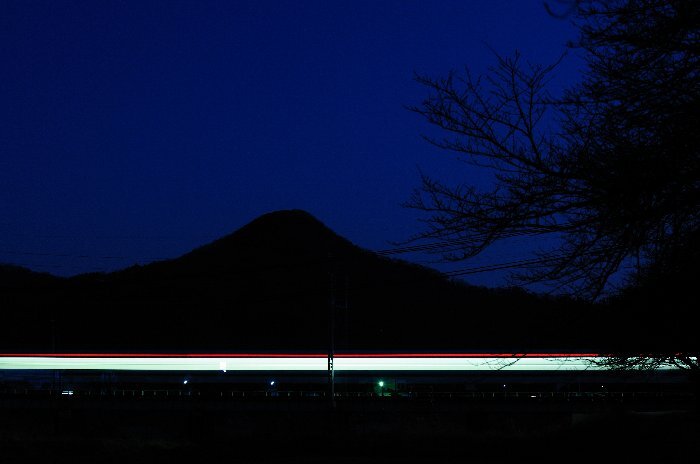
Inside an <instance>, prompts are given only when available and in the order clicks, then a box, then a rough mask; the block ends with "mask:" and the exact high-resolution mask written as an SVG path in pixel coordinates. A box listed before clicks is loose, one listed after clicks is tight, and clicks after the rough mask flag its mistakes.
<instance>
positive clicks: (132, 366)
mask: <svg viewBox="0 0 700 464" xmlns="http://www.w3.org/2000/svg"><path fill="white" fill-rule="evenodd" d="M602 360H604V358H603V357H600V356H596V355H594V354H585V353H580V354H576V353H568V354H527V355H524V354H523V355H513V354H503V353H492V354H473V353H461V354H460V353H452V354H420V353H419V354H416V353H413V354H411V353H407V354H340V355H336V356H335V357H334V370H335V371H336V372H341V373H342V372H358V371H365V372H374V371H382V372H386V371H414V372H419V371H443V372H445V371H583V370H606V368H605V367H602V366H599V365H597V364H596V361H598V362H599V361H602ZM669 368H671V367H670V366H669ZM3 369H7V370H124V371H225V372H248V371H274V372H283V371H304V372H325V371H327V370H328V357H327V356H326V355H323V354H308V355H299V354H297V355H291V354H224V355H206V354H189V355H182V354H168V355H164V354H151V355H149V354H52V355H49V354H33V355H30V354H0V370H3Z"/></svg>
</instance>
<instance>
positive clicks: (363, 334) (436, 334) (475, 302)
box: [0, 210, 684, 353]
mask: <svg viewBox="0 0 700 464" xmlns="http://www.w3.org/2000/svg"><path fill="white" fill-rule="evenodd" d="M455 275H459V274H455ZM635 301H638V298H637V300H635ZM626 302H627V299H621V300H619V301H614V302H609V303H607V304H595V305H594V304H590V303H585V302H583V301H578V300H574V299H570V298H564V297H547V296H542V295H536V294H533V293H529V292H526V291H524V290H522V289H518V288H503V289H489V288H485V287H477V286H471V285H467V284H465V283H462V282H460V281H455V280H452V279H450V277H449V276H448V275H444V274H441V273H439V272H437V271H434V270H431V269H428V268H425V267H422V266H418V265H415V264H410V263H407V262H405V261H400V260H396V259H392V258H389V257H386V256H380V255H378V254H375V253H372V252H370V251H367V250H364V249H361V248H359V247H357V246H355V245H353V244H352V243H350V242H349V241H347V240H346V239H344V238H342V237H340V236H338V235H336V234H335V233H334V232H333V231H331V230H330V229H328V228H327V227H326V226H325V225H323V224H322V223H321V222H320V221H318V220H317V219H316V218H314V217H313V216H311V215H310V214H308V213H306V212H303V211H298V210H291V211H278V212H274V213H269V214H266V215H264V216H261V217H260V218H258V219H256V220H255V221H253V222H251V223H250V224H248V225H246V226H245V227H243V228H241V229H240V230H238V231H236V232H234V233H232V234H230V235H228V236H226V237H223V238H221V239H219V240H216V241H214V242H212V243H210V244H208V245H205V246H202V247H200V248H198V249H195V250H193V251H192V252H190V253H188V254H186V255H184V256H181V257H179V258H177V259H172V260H165V261H159V262H154V263H152V264H149V265H146V266H133V267H130V268H127V269H124V270H121V271H118V272H113V273H109V274H85V275H79V276H76V277H72V278H58V277H54V276H51V275H49V274H39V273H34V272H31V271H29V270H26V269H23V268H17V267H12V266H2V267H0V311H1V313H0V314H1V317H2V325H1V327H2V337H1V338H0V350H2V351H3V352H22V351H32V352H39V351H43V352H51V351H55V352H75V351H83V352H90V351H118V352H142V351H149V352H205V351H209V352H211V351H217V352H245V351H269V352H273V351H296V352H299V351H305V352H320V353H323V352H326V351H327V350H328V348H329V345H330V325H331V324H330V321H331V317H334V319H335V321H334V327H335V331H334V334H335V336H334V339H335V350H336V352H343V351H352V352H358V351H360V352H361V351H465V350H469V351H491V350H499V351H507V352H528V351H531V352H532V351H543V350H544V351H559V352H561V351H591V350H593V351H606V350H613V349H620V347H625V348H629V347H635V348H639V349H654V348H656V347H659V346H664V347H668V346H670V344H673V343H677V344H682V343H683V341H682V340H683V337H684V336H679V330H681V329H682V328H679V327H676V324H674V325H673V326H674V327H675V328H674V327H668V328H666V327H664V324H663V323H659V321H653V323H647V322H648V321H646V322H645V319H644V318H643V317H641V318H640V317H635V318H634V319H633V323H630V321H632V316H633V315H636V316H638V310H637V309H636V308H633V307H631V306H629V305H627V304H626ZM610 305H615V308H614V310H611V308H610V307H609V306H610ZM635 311H637V313H636V314H635Z"/></svg>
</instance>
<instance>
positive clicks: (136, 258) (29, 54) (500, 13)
mask: <svg viewBox="0 0 700 464" xmlns="http://www.w3.org/2000/svg"><path fill="white" fill-rule="evenodd" d="M575 38H576V29H575V28H574V27H573V26H572V25H571V24H569V23H568V22H567V21H562V20H557V19H554V18H552V17H550V16H548V15H547V13H546V11H545V9H544V7H543V5H542V2H541V1H540V0H511V1H506V0H500V1H499V0H483V1H482V0H478V1H477V0H471V1H465V0H458V1H445V2H437V1H436V2H427V1H408V0H402V1H344V2H336V1H317V2H311V1H286V2H282V1H260V0H256V1H219V2H213V1H201V0H198V1H194V0H193V1H189V2H176V1H160V2H148V1H143V0H138V1H112V2H109V1H99V2H94V1H67V0H66V1H55V0H52V1H45V2H44V1H41V2H40V1H29V0H18V1H7V0H6V1H3V2H2V3H0V62H1V63H2V66H1V68H0V118H1V121H0V262H9V263H16V264H20V265H25V266H27V267H30V268H32V269H35V270H40V271H48V272H52V273H55V274H59V275H72V274H76V273H80V272H87V271H94V270H113V269H117V268H121V267H125V266H127V265H130V264H133V263H136V262H137V263H141V264H143V263H146V262H149V261H151V260H152V259H155V258H169V257H175V256H178V255H180V254H182V253H184V252H186V251H189V250H190V249H192V248H194V247H196V246H198V245H201V244H203V243H205V242H207V241H210V240H212V239H215V238H218V237H220V236H222V235H225V234H227V233H230V232H231V231H233V230H235V229H237V228H239V227H241V226H242V225H244V224H246V223H247V222H249V221H250V220H252V219H254V218H255V217H257V216H259V215H261V214H263V213H266V212H269V211H273V210H277V209H288V208H300V209H305V210H307V211H309V212H311V213H312V214H314V215H315V216H317V217H318V218H319V219H320V220H322V221H323V222H325V223H326V224H327V225H328V226H329V227H331V228H332V229H334V230H335V231H336V232H338V233H339V234H341V235H343V236H345V237H347V238H348V239H350V240H351V241H353V242H354V243H356V244H358V245H360V246H363V247H366V248H370V249H382V248H388V247H390V246H391V245H390V244H389V241H398V240H403V239H405V238H407V237H409V236H410V235H412V234H414V233H415V232H417V231H419V230H420V227H421V226H420V224H419V223H418V222H417V214H416V213H415V212H413V211H409V210H406V209H403V208H402V207H401V206H400V204H401V203H402V202H404V201H405V200H407V199H408V197H409V196H410V193H411V191H412V189H413V188H414V187H416V186H417V185H418V183H419V178H418V169H419V168H420V169H422V170H423V171H425V172H426V173H428V174H431V175H434V176H436V177H439V178H443V179H449V180H454V181H466V182H476V183H479V182H480V181H481V182H482V183H483V173H481V172H479V171H477V170H475V169H473V168H469V167H467V166H465V165H464V164H462V163H460V162H458V161H455V160H454V158H452V157H451V156H449V155H447V154H446V153H443V152H440V151H439V150H436V149H435V148H433V147H431V146H429V145H428V144H427V143H426V142H424V141H423V140H422V139H421V138H420V134H421V133H422V132H426V131H427V130H429V128H428V127H427V125H426V123H424V122H423V121H422V120H421V119H420V117H419V116H417V115H415V114H412V113H410V112H409V111H407V110H406V109H405V107H404V106H405V105H416V104H419V103H420V101H421V99H422V98H423V97H424V96H425V95H426V91H425V90H424V89H423V88H422V87H420V86H419V85H418V84H416V83H415V82H414V81H413V75H414V73H415V72H417V73H421V74H427V75H431V76H441V75H444V74H445V73H447V72H448V71H449V70H451V69H461V68H463V67H464V66H468V67H469V68H470V69H471V70H472V71H473V72H476V73H480V72H484V71H485V70H486V68H487V66H489V65H492V64H493V62H494V57H493V55H492V52H491V51H490V50H489V47H490V48H492V49H493V50H495V51H497V52H499V53H502V54H511V53H512V52H513V51H514V50H516V49H518V50H520V51H521V52H522V54H523V55H524V57H525V58H528V59H529V60H531V61H534V62H539V63H545V64H547V63H550V62H552V61H554V60H555V59H556V58H557V57H558V56H559V55H560V54H561V53H562V52H563V51H564V50H565V42H566V41H567V40H571V39H575ZM580 63H581V62H580V60H579V58H577V57H576V56H575V54H571V55H569V56H568V57H567V58H566V59H565V60H564V62H563V63H562V65H561V66H560V67H559V70H558V73H557V75H556V79H555V80H554V82H553V83H552V91H553V92H555V93H556V92H557V91H559V90H561V88H563V87H566V86H568V85H571V84H573V83H575V82H576V81H577V80H578V74H577V70H578V68H580V66H581V64H580ZM521 240H523V241H521V242H519V243H513V244H506V245H505V246H501V247H498V248H497V249H494V250H491V251H489V252H488V253H486V254H485V255H483V256H480V257H478V258H477V259H475V260H473V261H471V262H469V263H462V264H461V265H458V266H457V267H470V266H472V265H479V264H483V263H495V262H502V261H509V260H512V259H517V258H520V257H523V256H526V254H525V253H526V250H527V249H528V248H529V247H530V245H531V244H530V243H527V242H526V241H525V239H521ZM405 258H406V259H409V260H412V261H416V262H424V261H425V259H430V258H426V257H420V256H406V257H405ZM436 267H439V268H442V269H446V267H444V266H436ZM453 267H454V266H453ZM468 280H469V281H470V282H474V283H478V284H486V285H499V284H502V283H503V274H502V273H485V274H477V275H473V276H470V277H469V279H468Z"/></svg>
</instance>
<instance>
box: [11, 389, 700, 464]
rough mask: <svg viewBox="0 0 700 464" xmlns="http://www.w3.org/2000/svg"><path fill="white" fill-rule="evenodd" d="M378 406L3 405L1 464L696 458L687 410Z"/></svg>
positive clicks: (697, 428)
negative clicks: (37, 463) (29, 463)
mask: <svg viewBox="0 0 700 464" xmlns="http://www.w3.org/2000/svg"><path fill="white" fill-rule="evenodd" d="M387 405H390V403H388V402H385V403H383V404H382V403H375V404H374V405H373V406H371V407H362V408H347V407H345V406H344V405H342V404H341V405H339V407H338V409H337V410H336V411H335V412H331V411H329V410H328V409H326V408H325V407H324V408H316V407H314V408H309V409H308V410H305V409H303V408H296V407H295V408H290V407H288V405H285V404H283V403H278V404H277V405H273V407H268V406H265V407H262V408H261V407H245V408H234V409H233V410H232V409H231V408H226V407H224V408H217V407H216V404H207V405H203V404H201V403H196V402H193V403H189V404H185V405H183V404H179V405H175V406H174V407H171V406H172V405H170V404H168V403H162V402H160V403H146V402H143V403H121V404H120V403H104V402H103V403H99V404H96V403H77V402H66V401H57V402H54V403H53V404H49V403H46V402H44V403H40V402H36V401H32V400H28V401H25V402H19V403H17V402H10V403H8V402H5V403H3V404H2V407H0V462H1V463H3V464H5V463H14V462H17V463H19V462H22V463H24V462H42V463H51V462H57V463H64V462H65V463H76V464H77V463H88V462H90V463H96V462H100V463H154V462H168V463H177V462H187V463H199V462H202V463H211V462H217V463H218V462H231V463H266V464H267V463H270V464H272V463H312V464H313V463H330V462H333V463H341V464H342V463H350V462H361V463H369V464H374V463H377V464H379V463H381V464H394V463H396V464H398V463H402V464H411V463H430V462H440V463H482V462H503V463H506V462H507V463H514V462H515V463H517V462H552V463H553V462H557V463H559V462H596V463H599V462H655V463H656V462H662V463H672V462H695V461H696V458H697V456H698V455H699V453H700V438H699V437H700V434H699V433H698V432H700V420H699V418H698V415H697V413H695V412H693V411H694V410H693V408H686V409H689V410H685V411H684V410H681V409H673V408H671V409H669V408H666V407H664V408H657V409H658V410H657V411H653V410H652V411H650V410H649V408H644V409H645V410H644V411H640V410H636V411H635V410H634V409H635V408H629V407H624V406H620V405H604V406H603V407H596V408H593V409H590V408H589V409H580V408H579V409H578V410H576V411H574V410H571V409H570V408H567V407H561V408H560V407H552V406H551V405H550V406H547V405H543V406H542V407H539V406H538V405H536V404H533V405H528V406H527V407H520V406H518V405H514V407H512V408H504V407H502V406H503V405H500V406H486V407H478V408H474V407H469V408H460V407H456V408H454V410H450V408H449V407H447V408H446V407H440V408H401V407H395V406H396V405H393V406H390V407H385V406H387ZM675 407H676V406H674V408H675ZM651 409H654V408H651Z"/></svg>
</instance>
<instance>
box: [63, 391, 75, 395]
mask: <svg viewBox="0 0 700 464" xmlns="http://www.w3.org/2000/svg"><path fill="white" fill-rule="evenodd" d="M72 394H73V390H63V391H62V392H61V395H72Z"/></svg>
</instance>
